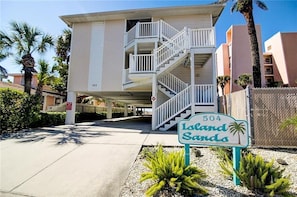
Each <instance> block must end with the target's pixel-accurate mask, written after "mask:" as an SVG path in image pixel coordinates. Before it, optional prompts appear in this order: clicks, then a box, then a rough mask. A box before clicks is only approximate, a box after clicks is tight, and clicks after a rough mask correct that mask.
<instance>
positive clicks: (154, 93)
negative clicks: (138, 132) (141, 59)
mask: <svg viewBox="0 0 297 197" xmlns="http://www.w3.org/2000/svg"><path fill="white" fill-rule="evenodd" d="M157 94H158V86H157V74H154V75H153V79H152V98H151V100H152V130H156V126H157V113H156V108H157V99H158V98H157Z"/></svg>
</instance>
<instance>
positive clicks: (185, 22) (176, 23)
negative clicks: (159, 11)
mask: <svg viewBox="0 0 297 197" xmlns="http://www.w3.org/2000/svg"><path fill="white" fill-rule="evenodd" d="M160 19H162V20H164V21H165V22H167V23H168V24H170V25H171V26H173V27H175V28H176V29H178V30H182V29H183V28H184V27H185V26H187V27H189V28H192V29H197V28H206V27H212V25H211V17H210V15H189V16H170V17H162V18H160V17H154V21H158V20H160Z"/></svg>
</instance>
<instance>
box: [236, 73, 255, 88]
mask: <svg viewBox="0 0 297 197" xmlns="http://www.w3.org/2000/svg"><path fill="white" fill-rule="evenodd" d="M252 82H253V78H252V75H251V74H248V73H244V74H241V75H239V77H238V79H235V80H234V83H235V84H237V85H239V86H241V87H242V88H243V89H245V88H246V87H247V86H248V85H249V84H252Z"/></svg>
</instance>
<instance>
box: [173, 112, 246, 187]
mask: <svg viewBox="0 0 297 197" xmlns="http://www.w3.org/2000/svg"><path fill="white" fill-rule="evenodd" d="M248 137H249V136H248V124H247V121H245V120H236V119H234V118H233V117H231V116H227V115H224V114H219V113H200V114H196V115H194V116H191V117H190V118H189V119H188V120H181V121H180V122H179V123H178V141H179V142H180V143H181V144H184V145H185V164H186V165H189V164H190V145H191V144H192V145H202V146H225V147H232V149H233V168H234V169H235V170H238V169H239V161H240V149H241V148H244V147H247V146H248V145H249V139H248ZM233 182H234V184H235V185H239V184H240V180H239V179H238V177H237V176H236V174H235V172H234V173H233Z"/></svg>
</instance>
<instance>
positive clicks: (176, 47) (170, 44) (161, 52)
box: [154, 30, 187, 69]
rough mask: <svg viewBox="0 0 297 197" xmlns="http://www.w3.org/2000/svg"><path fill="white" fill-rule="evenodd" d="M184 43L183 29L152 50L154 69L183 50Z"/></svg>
mask: <svg viewBox="0 0 297 197" xmlns="http://www.w3.org/2000/svg"><path fill="white" fill-rule="evenodd" d="M186 43H187V42H186V31H185V30H183V31H181V32H179V33H178V34H176V35H175V36H174V37H173V38H172V39H170V40H168V41H167V42H165V43H163V44H162V45H161V46H160V47H159V48H157V49H156V50H154V57H155V64H156V65H155V69H158V67H160V66H161V65H162V64H163V63H165V62H166V61H168V60H169V59H171V58H172V57H173V56H175V55H177V54H178V53H179V52H181V51H182V50H184V49H185V47H186Z"/></svg>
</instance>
